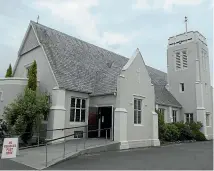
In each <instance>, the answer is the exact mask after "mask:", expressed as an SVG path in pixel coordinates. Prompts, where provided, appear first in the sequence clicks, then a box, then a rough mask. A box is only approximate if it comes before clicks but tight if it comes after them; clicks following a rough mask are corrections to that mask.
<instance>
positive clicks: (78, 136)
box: [74, 131, 83, 138]
mask: <svg viewBox="0 0 214 171" xmlns="http://www.w3.org/2000/svg"><path fill="white" fill-rule="evenodd" d="M74 138H83V131H74Z"/></svg>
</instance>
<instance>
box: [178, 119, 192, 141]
mask: <svg viewBox="0 0 214 171" xmlns="http://www.w3.org/2000/svg"><path fill="white" fill-rule="evenodd" d="M174 124H175V126H176V127H177V128H178V131H179V134H180V136H179V138H178V140H180V141H183V140H193V138H194V136H193V133H192V130H191V129H190V126H189V125H188V124H185V123H184V122H176V123H174Z"/></svg>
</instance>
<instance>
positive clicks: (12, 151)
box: [1, 138, 19, 159]
mask: <svg viewBox="0 0 214 171" xmlns="http://www.w3.org/2000/svg"><path fill="white" fill-rule="evenodd" d="M18 150H19V144H18V138H4V143H3V147H2V155H1V158H2V159H4V158H7V159H8V158H16V155H17V153H18Z"/></svg>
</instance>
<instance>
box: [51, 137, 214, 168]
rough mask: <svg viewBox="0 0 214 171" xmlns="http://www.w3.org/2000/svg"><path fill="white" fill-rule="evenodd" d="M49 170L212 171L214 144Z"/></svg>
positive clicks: (97, 157)
mask: <svg viewBox="0 0 214 171" xmlns="http://www.w3.org/2000/svg"><path fill="white" fill-rule="evenodd" d="M47 169H50V170H213V142H212V141H206V142H195V143H186V144H178V145H169V146H162V147H157V148H145V149H134V150H127V151H121V152H116V151H113V152H105V153H100V154H94V155H93V154H92V155H84V156H79V157H78V158H75V159H71V160H67V161H64V162H62V163H58V164H56V165H54V166H51V167H49V168H47Z"/></svg>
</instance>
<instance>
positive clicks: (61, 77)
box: [31, 21, 178, 105]
mask: <svg viewBox="0 0 214 171" xmlns="http://www.w3.org/2000/svg"><path fill="white" fill-rule="evenodd" d="M31 25H32V26H33V27H34V30H35V32H36V34H37V37H38V39H39V41H40V43H41V44H42V46H43V47H44V50H45V53H46V55H47V57H48V60H49V62H50V65H51V67H52V70H53V72H54V75H55V77H56V80H57V82H58V84H59V87H60V88H65V89H67V90H73V91H79V92H86V93H90V94H91V95H103V94H110V93H113V92H116V87H117V76H119V74H120V72H121V70H122V68H123V66H124V65H125V64H126V63H127V62H128V60H129V59H128V58H126V57H124V56H121V55H118V54H116V53H113V52H111V51H108V50H105V49H103V48H100V47H98V46H95V45H92V44H90V43H87V42H84V41H82V40H80V39H77V38H74V37H72V36H69V35H67V34H64V33H62V32H59V31H57V30H54V29H51V28H48V27H46V26H43V25H41V24H37V23H35V22H33V21H31ZM147 70H148V72H149V75H150V77H151V80H152V83H153V84H154V85H162V86H163V85H166V84H167V81H166V77H167V75H166V73H164V72H162V71H159V70H156V69H154V68H152V67H149V66H147ZM155 87H156V86H155ZM163 87H164V86H163ZM155 89H156V91H155V96H156V101H157V99H162V100H164V99H174V97H173V96H172V94H171V93H170V92H168V91H167V90H166V89H165V91H164V93H161V92H159V91H163V89H157V88H155ZM156 94H157V95H156ZM159 96H164V97H162V98H161V97H159ZM159 101H160V100H158V102H159ZM174 103H175V104H174ZM163 104H165V105H171V104H174V105H177V104H178V102H177V101H176V100H174V101H169V100H168V101H167V100H166V101H163Z"/></svg>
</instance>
